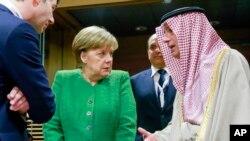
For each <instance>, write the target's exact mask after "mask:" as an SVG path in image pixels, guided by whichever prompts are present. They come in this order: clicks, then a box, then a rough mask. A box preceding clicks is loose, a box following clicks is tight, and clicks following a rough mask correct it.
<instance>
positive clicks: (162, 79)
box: [157, 69, 166, 105]
mask: <svg viewBox="0 0 250 141" xmlns="http://www.w3.org/2000/svg"><path fill="white" fill-rule="evenodd" d="M158 73H159V74H160V78H159V80H158V83H159V85H160V86H161V87H163V83H164V81H165V74H166V71H165V70H164V69H160V70H158ZM160 94H161V91H160V89H159V87H158V91H157V95H158V101H159V104H160V105H161V100H160Z"/></svg>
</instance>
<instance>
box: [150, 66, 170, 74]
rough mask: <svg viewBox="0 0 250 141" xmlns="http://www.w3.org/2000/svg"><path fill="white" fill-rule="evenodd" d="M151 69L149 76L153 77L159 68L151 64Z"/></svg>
mask: <svg viewBox="0 0 250 141" xmlns="http://www.w3.org/2000/svg"><path fill="white" fill-rule="evenodd" d="M163 69H164V70H165V71H166V72H168V70H167V68H166V67H165V68H163ZM151 70H152V73H151V77H153V76H154V75H155V73H156V72H157V71H158V70H159V69H158V68H156V67H154V66H153V65H151Z"/></svg>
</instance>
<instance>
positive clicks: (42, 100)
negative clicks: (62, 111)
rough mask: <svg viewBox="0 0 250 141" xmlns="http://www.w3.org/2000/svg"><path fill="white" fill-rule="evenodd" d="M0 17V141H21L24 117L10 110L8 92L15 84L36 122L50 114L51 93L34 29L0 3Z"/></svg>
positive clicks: (25, 134)
mask: <svg viewBox="0 0 250 141" xmlns="http://www.w3.org/2000/svg"><path fill="white" fill-rule="evenodd" d="M0 17H1V22H0V141H24V140H26V139H27V133H26V123H25V120H24V118H23V117H22V116H21V115H20V114H19V113H18V112H12V111H10V110H9V106H10V104H9V100H8V99H7V94H8V93H9V92H10V90H11V89H12V88H13V86H18V87H19V88H20V89H21V90H22V92H23V93H24V95H25V97H26V98H27V100H28V102H29V104H30V109H29V111H28V113H29V116H30V117H31V119H33V121H35V122H38V123H43V122H46V121H48V120H49V119H50V118H51V117H52V116H53V114H54V111H55V103H54V95H53V93H52V91H51V89H50V87H49V83H48V79H47V76H46V72H45V69H44V67H43V65H42V62H41V55H40V51H39V38H38V34H37V32H36V31H35V29H34V28H33V27H32V25H31V24H29V23H27V22H26V21H24V20H22V19H20V18H18V17H15V16H14V15H13V14H12V13H11V12H10V11H9V10H8V9H7V8H6V7H5V6H3V5H1V4H0Z"/></svg>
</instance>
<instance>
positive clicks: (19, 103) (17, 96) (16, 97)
mask: <svg viewBox="0 0 250 141" xmlns="http://www.w3.org/2000/svg"><path fill="white" fill-rule="evenodd" d="M7 98H8V99H9V100H10V110H12V111H18V112H19V113H20V114H25V113H26V112H27V111H28V110H29V103H28V101H27V100H26V97H25V96H24V95H23V93H22V91H21V90H20V89H19V88H18V87H16V86H15V87H13V88H12V90H11V92H10V93H9V94H8V95H7Z"/></svg>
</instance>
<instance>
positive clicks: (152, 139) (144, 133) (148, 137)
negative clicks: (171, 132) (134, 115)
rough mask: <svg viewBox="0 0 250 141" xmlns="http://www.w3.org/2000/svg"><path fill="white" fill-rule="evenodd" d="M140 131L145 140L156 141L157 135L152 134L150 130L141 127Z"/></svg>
mask: <svg viewBox="0 0 250 141" xmlns="http://www.w3.org/2000/svg"><path fill="white" fill-rule="evenodd" d="M138 132H139V133H140V134H141V135H142V136H143V138H144V139H143V140H144V141H156V138H155V136H154V135H153V134H151V133H150V132H148V131H147V130H145V129H143V128H141V127H139V128H138Z"/></svg>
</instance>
